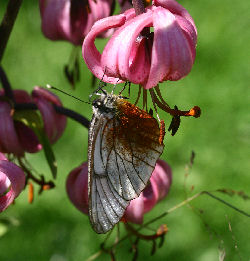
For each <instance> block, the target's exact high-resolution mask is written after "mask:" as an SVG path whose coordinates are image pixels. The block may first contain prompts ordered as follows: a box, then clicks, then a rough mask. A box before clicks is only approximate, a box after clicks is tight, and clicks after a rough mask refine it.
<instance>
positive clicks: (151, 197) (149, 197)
mask: <svg viewBox="0 0 250 261" xmlns="http://www.w3.org/2000/svg"><path fill="white" fill-rule="evenodd" d="M153 174H154V173H153ZM153 174H152V175H153ZM142 193H143V200H144V213H147V212H149V211H150V210H151V209H152V208H153V207H154V206H155V204H156V203H157V199H158V188H157V184H155V182H154V181H153V180H152V176H151V178H150V183H149V184H148V185H147V187H146V188H145V189H144V190H143V192H142Z"/></svg>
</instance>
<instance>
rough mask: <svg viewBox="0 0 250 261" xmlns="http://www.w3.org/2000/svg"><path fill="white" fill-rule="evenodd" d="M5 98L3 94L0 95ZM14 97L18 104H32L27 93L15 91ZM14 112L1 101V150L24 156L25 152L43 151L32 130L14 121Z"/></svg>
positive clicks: (6, 103) (8, 105)
mask: <svg viewBox="0 0 250 261" xmlns="http://www.w3.org/2000/svg"><path fill="white" fill-rule="evenodd" d="M0 95H1V96H3V92H1V94H0ZM14 97H15V100H16V102H17V103H29V102H32V99H31V97H30V96H29V94H28V93H27V92H26V91H23V90H15V91H14ZM12 117H13V110H12V108H11V105H10V104H9V103H8V102H6V101H0V121H1V124H0V149H1V152H4V153H13V154H15V155H17V156H23V154H24V152H25V151H27V152H30V153H35V152H37V151H39V150H41V148H42V145H41V144H40V143H39V141H38V138H37V136H36V135H35V133H34V132H33V130H32V129H30V128H29V127H27V126H25V125H24V124H23V123H21V122H17V121H14V120H13V118H12Z"/></svg>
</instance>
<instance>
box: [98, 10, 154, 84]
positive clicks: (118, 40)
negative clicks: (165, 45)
mask: <svg viewBox="0 0 250 261" xmlns="http://www.w3.org/2000/svg"><path fill="white" fill-rule="evenodd" d="M151 23H152V13H151V11H150V10H148V11H147V13H145V14H142V15H140V16H137V17H134V18H133V19H131V18H130V20H129V21H127V22H126V23H125V24H124V25H123V26H122V27H120V28H119V29H118V30H117V31H116V32H115V33H114V35H113V36H112V38H111V39H110V40H109V42H108V43H107V45H106V47H105V48H104V50H103V54H102V58H101V64H102V67H103V68H104V67H105V68H106V71H107V75H109V76H112V77H117V78H121V79H123V80H127V79H128V80H129V81H131V82H133V83H140V84H141V83H144V82H145V81H146V79H147V75H148V72H149V68H150V61H149V60H150V57H149V55H150V54H149V53H148V52H147V50H146V47H145V40H143V38H138V36H139V34H140V32H141V31H142V30H143V28H144V27H147V26H150V24H151ZM147 54H148V56H147Z"/></svg>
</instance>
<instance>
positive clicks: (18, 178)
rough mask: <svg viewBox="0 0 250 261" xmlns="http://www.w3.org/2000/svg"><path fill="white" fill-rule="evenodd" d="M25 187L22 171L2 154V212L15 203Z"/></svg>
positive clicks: (0, 188)
mask: <svg viewBox="0 0 250 261" xmlns="http://www.w3.org/2000/svg"><path fill="white" fill-rule="evenodd" d="M24 186H25V175H24V173H23V171H22V169H21V168H19V167H18V166H17V165H15V164H14V163H12V162H9V161H8V160H7V159H6V158H5V156H4V155H3V154H2V153H0V212H2V211H4V210H5V209H6V208H7V207H8V206H9V205H10V204H11V203H12V202H13V200H14V199H15V198H16V197H17V196H18V195H19V194H20V192H21V191H22V190H23V188H24Z"/></svg>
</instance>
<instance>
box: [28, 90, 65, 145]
mask: <svg viewBox="0 0 250 261" xmlns="http://www.w3.org/2000/svg"><path fill="white" fill-rule="evenodd" d="M32 98H33V100H34V101H35V103H36V105H37V107H38V109H39V111H40V113H41V115H42V119H43V124H44V129H45V132H46V134H47V136H48V138H49V141H50V143H51V144H53V143H55V142H56V141H57V140H58V139H59V138H60V137H61V136H62V134H63V132H64V129H65V127H66V123H67V118H66V116H64V115H61V114H58V113H57V112H56V111H55V109H54V108H53V104H55V105H57V106H62V103H61V101H60V100H59V98H58V97H57V96H56V95H55V94H53V93H51V92H49V91H48V90H46V89H44V88H41V87H38V86H36V87H35V88H34V90H33V91H32Z"/></svg>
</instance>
